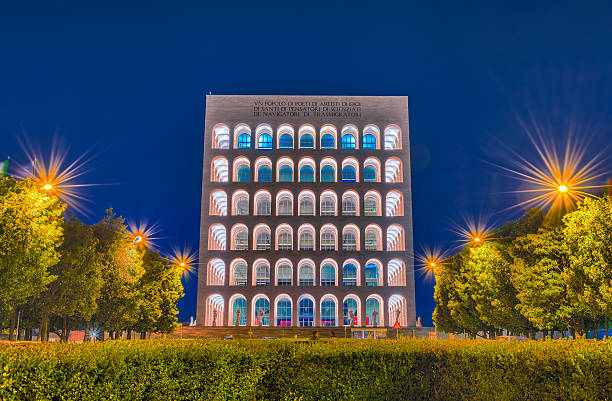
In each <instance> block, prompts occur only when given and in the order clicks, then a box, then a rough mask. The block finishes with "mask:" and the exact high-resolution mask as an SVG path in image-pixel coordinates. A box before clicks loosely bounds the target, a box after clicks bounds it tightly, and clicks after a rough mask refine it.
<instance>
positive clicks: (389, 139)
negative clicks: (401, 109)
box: [385, 125, 402, 149]
mask: <svg viewBox="0 0 612 401" xmlns="http://www.w3.org/2000/svg"><path fill="white" fill-rule="evenodd" d="M401 148H402V130H401V129H400V127H398V126H397V125H389V126H387V127H386V128H385V149H401Z"/></svg>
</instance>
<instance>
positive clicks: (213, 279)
mask: <svg viewBox="0 0 612 401" xmlns="http://www.w3.org/2000/svg"><path fill="white" fill-rule="evenodd" d="M224 283H225V262H224V261H222V260H221V259H219V258H215V259H211V260H209V261H208V266H207V269H206V284H207V285H223V284H224Z"/></svg>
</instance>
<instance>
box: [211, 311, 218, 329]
mask: <svg viewBox="0 0 612 401" xmlns="http://www.w3.org/2000/svg"><path fill="white" fill-rule="evenodd" d="M216 325H217V310H216V309H213V321H212V326H216Z"/></svg>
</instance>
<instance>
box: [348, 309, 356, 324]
mask: <svg viewBox="0 0 612 401" xmlns="http://www.w3.org/2000/svg"><path fill="white" fill-rule="evenodd" d="M349 318H350V319H351V321H350V323H349V326H351V327H353V325H354V324H355V313H353V310H352V309H349Z"/></svg>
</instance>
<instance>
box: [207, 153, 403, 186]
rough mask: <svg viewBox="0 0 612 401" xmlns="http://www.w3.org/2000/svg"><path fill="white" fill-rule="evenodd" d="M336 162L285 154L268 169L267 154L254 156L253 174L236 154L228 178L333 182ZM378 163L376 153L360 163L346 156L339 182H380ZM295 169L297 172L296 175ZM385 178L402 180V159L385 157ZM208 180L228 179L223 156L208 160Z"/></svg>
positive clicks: (270, 162)
mask: <svg viewBox="0 0 612 401" xmlns="http://www.w3.org/2000/svg"><path fill="white" fill-rule="evenodd" d="M337 171H338V163H337V162H336V159H334V158H333V157H324V158H323V159H321V161H320V163H319V168H318V170H317V166H316V163H315V161H314V159H313V158H312V157H302V158H301V159H300V160H299V161H298V163H297V170H296V166H295V164H294V162H293V159H292V158H290V157H288V156H283V157H280V158H279V159H278V160H277V161H276V170H275V171H274V172H273V170H272V160H270V158H269V157H265V156H261V157H258V158H257V159H256V160H255V162H254V171H253V173H254V174H251V161H250V160H249V159H248V158H247V157H245V156H239V157H236V158H235V159H234V161H233V169H232V181H234V182H251V181H254V182H273V181H274V182H293V181H297V182H317V180H318V182H337V181H338V177H337V173H336V172H337ZM382 171H383V170H382V164H381V162H380V160H379V159H378V158H376V157H368V158H367V159H365V160H364V162H363V169H362V170H360V163H359V161H358V160H357V159H356V158H354V157H347V158H345V159H343V160H342V163H341V165H340V181H341V182H360V181H363V182H381V181H382V176H381V174H382ZM296 172H297V176H296ZM384 173H385V177H384V181H385V182H390V183H394V182H403V168H402V160H401V159H400V158H398V157H389V158H388V159H387V160H386V161H385V165H384ZM210 180H211V181H212V182H228V181H229V163H228V161H227V159H226V158H225V157H223V156H216V157H214V158H213V159H212V161H211V168H210Z"/></svg>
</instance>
